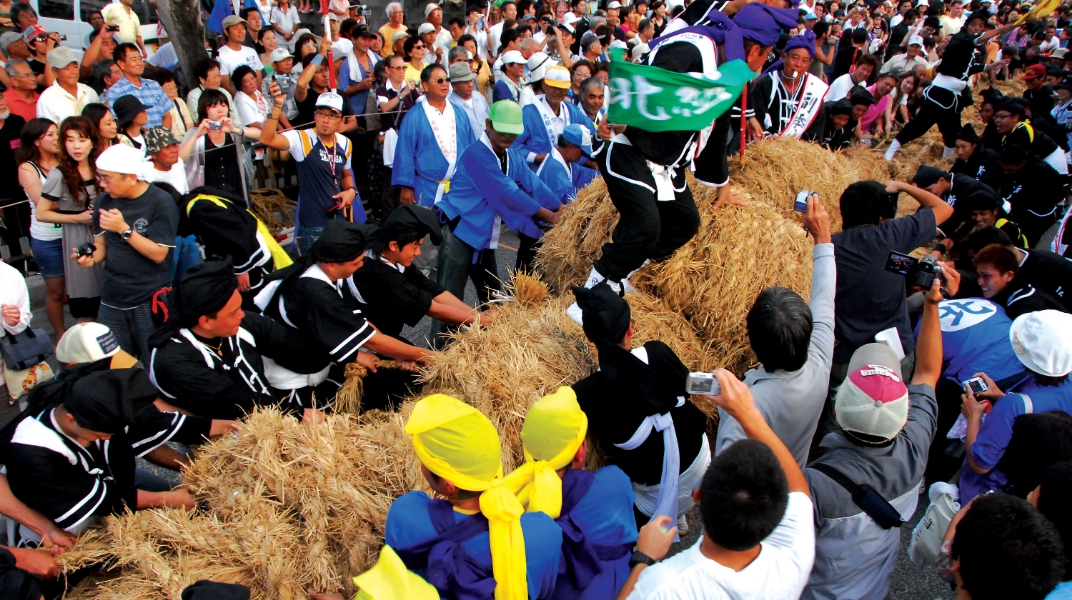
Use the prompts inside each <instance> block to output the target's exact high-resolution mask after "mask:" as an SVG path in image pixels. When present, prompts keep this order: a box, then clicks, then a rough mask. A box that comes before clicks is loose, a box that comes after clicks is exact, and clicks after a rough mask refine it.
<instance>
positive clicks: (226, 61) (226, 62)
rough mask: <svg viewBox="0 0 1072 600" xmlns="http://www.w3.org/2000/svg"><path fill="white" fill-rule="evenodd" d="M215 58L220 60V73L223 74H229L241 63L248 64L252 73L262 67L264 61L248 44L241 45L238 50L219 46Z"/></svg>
mask: <svg viewBox="0 0 1072 600" xmlns="http://www.w3.org/2000/svg"><path fill="white" fill-rule="evenodd" d="M216 59H217V60H218V61H220V75H224V76H229V75H230V74H231V73H233V72H234V70H235V69H237V68H238V67H240V66H241V65H249V68H251V69H253V72H254V73H256V72H258V71H260V70H261V69H263V68H264V63H262V62H261V57H260V56H259V55H258V54H257V51H256V50H254V49H253V48H250V47H249V46H242V47H241V48H239V49H238V50H231V49H230V48H228V47H227V46H221V47H220V50H219V53H218V56H217V57H216Z"/></svg>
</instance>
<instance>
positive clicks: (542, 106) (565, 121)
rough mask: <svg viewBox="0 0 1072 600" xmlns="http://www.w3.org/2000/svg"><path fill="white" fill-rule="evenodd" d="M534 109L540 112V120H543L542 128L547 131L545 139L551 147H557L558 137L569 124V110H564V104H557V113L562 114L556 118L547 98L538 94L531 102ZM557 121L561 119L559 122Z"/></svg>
mask: <svg viewBox="0 0 1072 600" xmlns="http://www.w3.org/2000/svg"><path fill="white" fill-rule="evenodd" d="M533 104H535V105H536V108H537V109H538V110H539V111H540V118H541V119H543V127H544V129H546V130H547V137H548V139H549V140H550V141H551V147H552V148H555V147H556V146H558V136H560V135H562V131H563V129H565V128H566V125H569V124H570V114H569V109H567V108H566V106H565V102H563V103H562V104H559V106H558V112H560V113H562V116H561V117H560V116H558V115H556V114H555V113H554V111H552V110H551V105H550V104H548V103H547V97H546V96H544V95H543V94H540V95H539V96H537V97H536V100H535V101H533ZM558 119H562V120H561V121H559V120H558Z"/></svg>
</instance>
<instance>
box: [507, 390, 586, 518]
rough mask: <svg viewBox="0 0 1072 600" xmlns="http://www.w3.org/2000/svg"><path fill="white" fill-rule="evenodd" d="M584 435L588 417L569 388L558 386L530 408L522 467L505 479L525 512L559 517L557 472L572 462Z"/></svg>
mask: <svg viewBox="0 0 1072 600" xmlns="http://www.w3.org/2000/svg"><path fill="white" fill-rule="evenodd" d="M587 433H588V416H587V415H585V414H584V411H582V410H581V407H580V405H579V404H577V394H576V393H574V391H573V389H572V388H569V387H560V388H558V389H557V390H555V393H553V394H549V395H547V396H544V397H543V398H541V399H540V400H539V401H538V402H536V404H533V405H532V408H531V409H530V410H529V414H528V415H526V416H525V424H524V425H523V426H522V427H521V440H522V442H524V444H525V464H524V465H522V466H520V467H519V468H518V469H517V470H515V471H514V472H512V473H510V475H508V476H507V478H506V479H507V482H508V483H509V485H510V488H511V489H513V490H515V492H516V493H517V496H518V499H519V500H520V501H521V503H522V504H524V505H526V507H527V511H528V512H542V513H546V514H547V515H548V516H550V517H551V518H552V519H557V518H558V517H559V516H560V515H561V513H562V478H560V477H559V476H558V473H556V471H557V470H558V469H562V468H564V467H566V466H568V465H569V464H570V463H571V462H572V461H573V457H574V456H575V455H576V454H577V449H579V448H580V447H581V444H583V443H584V437H585V435H586V434H587Z"/></svg>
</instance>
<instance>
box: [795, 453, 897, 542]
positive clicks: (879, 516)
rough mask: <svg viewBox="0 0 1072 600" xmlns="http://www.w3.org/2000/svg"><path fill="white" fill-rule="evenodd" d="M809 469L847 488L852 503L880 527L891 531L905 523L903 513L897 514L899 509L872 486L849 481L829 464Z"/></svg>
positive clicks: (817, 465) (812, 466)
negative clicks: (902, 518) (902, 517)
mask: <svg viewBox="0 0 1072 600" xmlns="http://www.w3.org/2000/svg"><path fill="white" fill-rule="evenodd" d="M808 468H809V469H815V470H816V471H818V472H820V473H822V474H823V475H826V476H827V477H829V478H830V479H832V480H834V483H837V484H838V485H840V486H841V487H843V488H845V491H847V492H849V494H850V495H851V496H852V501H853V502H855V503H856V506H858V507H860V509H861V510H863V511H864V512H865V513H867V516H869V517H871V518H872V519H874V521H875V523H878V526H879V527H881V528H883V529H890V528H893V527H900V526H901V524H902V523H904V521H902V520H901V513H899V512H897V509H896V508H894V507H893V505H891V504H890V503H889V501H888V500H886V499H885V498H883V497H882V496H881V495H880V494H879V493H878V492H876V491H875V490H874V489H873V488H872V487H871V486H869V485H867V484H858V483H856V482H854V481H853V480H851V479H849V478H848V477H847V476H846V475H845V474H843V473H842V472H841V471H838V470H837V469H835V468H834V467H831V466H830V465H827V464H823V463H819V464H812V465H808Z"/></svg>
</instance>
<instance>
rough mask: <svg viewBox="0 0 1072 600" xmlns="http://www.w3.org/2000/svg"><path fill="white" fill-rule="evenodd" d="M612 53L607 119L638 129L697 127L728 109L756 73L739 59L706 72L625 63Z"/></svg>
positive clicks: (696, 128)
mask: <svg viewBox="0 0 1072 600" xmlns="http://www.w3.org/2000/svg"><path fill="white" fill-rule="evenodd" d="M612 53H613V56H611V61H610V86H609V87H610V89H609V90H608V98H609V99H608V104H607V119H608V120H609V121H610V122H611V123H614V124H615V125H632V126H635V127H638V128H640V129H643V130H644V131H700V130H701V129H703V128H705V127H707V126H709V125H711V123H712V122H713V121H714V120H715V119H716V118H718V117H719V116H720V115H721V114H722V113H724V112H726V111H727V110H729V108H730V107H731V106H733V103H734V102H736V101H737V98H738V97H739V96H740V95H741V90H742V89H743V88H744V84H746V83H748V82H749V81H751V80H752V79H754V78H755V76H756V74H755V73H754V72H753V71H752V70H751V69H749V68H748V64H747V63H745V62H744V61H743V60H732V61H730V62H728V63H726V64H724V65H722V66H720V67H719V68H718V74H717V76H716V77H707V76H705V75H693V74H688V73H676V72H674V71H667V70H666V69H660V68H659V67H652V66H648V65H638V64H633V63H630V62H626V61H625V60H624V59H623V58H622V54H621V50H620V49H617V48H615V49H614V50H612Z"/></svg>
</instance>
